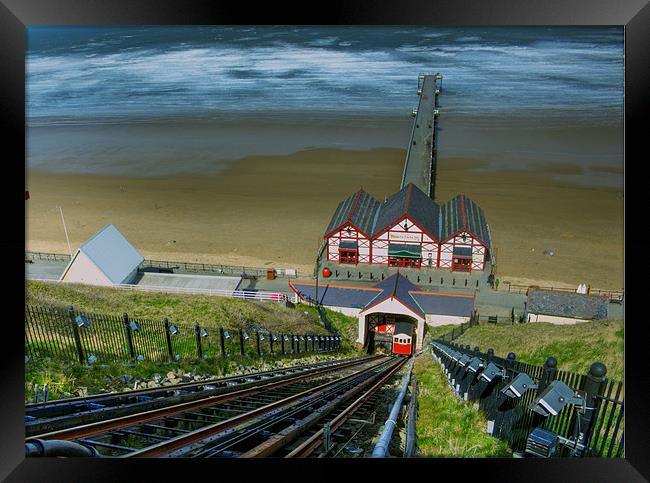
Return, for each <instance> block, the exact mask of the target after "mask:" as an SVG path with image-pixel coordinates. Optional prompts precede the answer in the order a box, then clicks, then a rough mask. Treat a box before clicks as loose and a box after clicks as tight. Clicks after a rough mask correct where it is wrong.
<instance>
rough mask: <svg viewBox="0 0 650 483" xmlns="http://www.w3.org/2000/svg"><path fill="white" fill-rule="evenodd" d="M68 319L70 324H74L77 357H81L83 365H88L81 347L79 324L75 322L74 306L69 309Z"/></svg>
mask: <svg viewBox="0 0 650 483" xmlns="http://www.w3.org/2000/svg"><path fill="white" fill-rule="evenodd" d="M68 318H69V319H70V323H71V324H72V333H73V334H74V344H75V346H76V347H77V355H78V356H79V362H80V363H81V364H85V363H86V359H85V358H84V351H83V348H82V347H81V337H79V326H77V322H76V321H75V320H74V308H73V307H72V305H70V306H69V307H68Z"/></svg>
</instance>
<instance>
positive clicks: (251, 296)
mask: <svg viewBox="0 0 650 483" xmlns="http://www.w3.org/2000/svg"><path fill="white" fill-rule="evenodd" d="M30 280H34V281H37V282H49V283H70V282H63V281H61V280H52V279H45V278H32V279H30ZM109 287H113V288H118V289H122V290H141V291H144V292H171V293H189V294H197V295H214V296H217V297H232V298H241V299H247V300H268V301H272V302H286V301H287V300H289V296H288V295H287V294H284V293H280V292H262V291H254V290H225V289H210V288H190V287H161V286H155V285H129V284H114V285H109Z"/></svg>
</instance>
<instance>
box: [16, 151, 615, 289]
mask: <svg viewBox="0 0 650 483" xmlns="http://www.w3.org/2000/svg"><path fill="white" fill-rule="evenodd" d="M404 156H405V152H404V150H402V149H374V150H369V151H343V150H334V149H314V150H305V151H300V152H297V153H294V154H291V155H287V156H251V157H247V158H244V159H241V160H238V161H236V162H233V163H230V164H229V166H228V167H227V169H225V170H224V171H222V172H221V173H220V174H218V175H208V176H202V177H201V176H181V177H178V176H177V177H139V178H134V177H117V176H100V175H86V174H83V175H82V174H59V173H57V174H53V173H48V172H46V171H40V170H30V171H29V172H28V177H27V189H29V191H30V195H31V198H30V200H29V201H27V202H26V205H27V207H26V239H27V247H26V248H27V249H28V250H32V251H52V252H59V253H66V252H67V244H66V240H65V234H64V231H63V226H62V223H61V218H60V215H59V212H58V208H57V206H59V205H60V206H61V207H62V208H63V212H64V215H65V220H66V224H67V227H68V233H69V236H70V241H71V244H72V249H73V250H74V249H76V248H77V247H78V246H79V245H80V244H81V243H82V242H83V241H84V240H86V239H87V238H88V237H89V236H91V235H92V234H93V233H95V232H96V231H97V230H98V229H99V228H101V227H102V226H104V225H105V224H107V223H113V224H115V225H116V226H117V227H118V228H119V229H120V231H122V233H123V234H124V235H125V236H126V237H127V238H128V239H129V240H130V241H131V242H132V243H133V244H134V245H135V246H136V248H138V250H139V251H140V252H141V253H142V254H143V255H144V256H145V257H147V258H162V259H170V260H180V261H198V262H204V263H224V264H236V265H239V264H241V265H246V266H260V267H263V266H274V267H278V268H288V267H292V268H297V269H298V270H299V273H302V274H309V273H311V272H312V270H313V260H314V257H315V253H316V250H317V248H318V245H319V243H320V240H321V236H322V235H323V232H324V230H325V228H326V226H327V224H328V223H329V220H330V217H331V216H332V214H333V212H334V210H335V209H336V207H337V205H338V203H339V202H340V201H341V200H342V199H343V198H345V197H346V196H348V195H349V194H350V193H352V192H353V191H355V190H357V189H359V188H360V187H363V188H364V189H365V190H366V191H368V192H369V193H371V194H372V195H374V196H375V197H377V198H378V199H380V200H383V199H384V198H385V197H386V196H389V195H391V194H392V193H394V192H395V191H397V190H398V189H399V182H400V179H401V174H402V169H403V160H404ZM482 166H484V163H483V162H482V161H479V160H473V159H465V158H445V159H440V160H439V165H438V183H437V188H436V192H437V201H446V200H447V199H449V198H450V197H452V196H454V195H455V194H457V193H458V192H464V193H465V194H466V195H468V196H469V197H471V198H472V199H474V200H475V201H476V202H478V203H479V204H480V205H481V206H482V207H483V209H484V210H485V212H486V217H487V220H488V224H489V225H490V231H491V233H492V237H493V242H494V246H495V248H496V255H497V260H498V276H499V278H501V279H502V280H509V281H511V282H512V283H517V282H518V281H526V282H528V281H536V282H537V283H544V284H546V283H555V284H556V285H557V284H558V282H559V283H565V284H571V285H575V284H577V283H580V282H587V283H590V284H591V285H592V287H594V288H612V289H617V288H621V287H622V286H623V194H622V190H616V189H611V188H603V187H589V186H585V185H583V184H580V185H575V184H569V183H568V182H567V181H560V180H558V179H555V178H554V177H553V175H554V174H574V173H575V172H576V171H578V170H579V168H577V167H572V166H571V165H566V164H564V165H560V166H558V167H557V168H558V169H557V170H554V169H553V167H552V166H547V167H546V169H545V170H541V169H537V170H530V171H512V170H501V171H481V167H482ZM554 171H559V173H554ZM143 175H146V173H143ZM533 250H534V251H533ZM545 250H546V251H550V250H552V251H554V256H553V257H551V256H549V255H544V254H543V252H544V251H545Z"/></svg>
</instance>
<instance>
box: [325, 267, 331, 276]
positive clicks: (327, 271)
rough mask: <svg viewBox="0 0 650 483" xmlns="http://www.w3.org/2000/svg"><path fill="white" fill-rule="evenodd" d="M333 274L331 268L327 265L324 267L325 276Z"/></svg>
mask: <svg viewBox="0 0 650 483" xmlns="http://www.w3.org/2000/svg"><path fill="white" fill-rule="evenodd" d="M331 275H332V271H331V270H330V269H329V268H327V267H325V268H323V277H325V278H329V277H330V276H331Z"/></svg>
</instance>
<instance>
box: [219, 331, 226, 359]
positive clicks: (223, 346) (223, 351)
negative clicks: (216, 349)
mask: <svg viewBox="0 0 650 483" xmlns="http://www.w3.org/2000/svg"><path fill="white" fill-rule="evenodd" d="M219 346H220V347H221V357H223V358H224V359H225V358H226V344H225V341H224V336H223V327H219Z"/></svg>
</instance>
